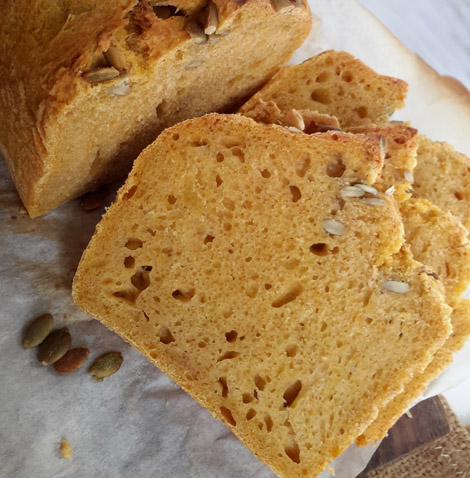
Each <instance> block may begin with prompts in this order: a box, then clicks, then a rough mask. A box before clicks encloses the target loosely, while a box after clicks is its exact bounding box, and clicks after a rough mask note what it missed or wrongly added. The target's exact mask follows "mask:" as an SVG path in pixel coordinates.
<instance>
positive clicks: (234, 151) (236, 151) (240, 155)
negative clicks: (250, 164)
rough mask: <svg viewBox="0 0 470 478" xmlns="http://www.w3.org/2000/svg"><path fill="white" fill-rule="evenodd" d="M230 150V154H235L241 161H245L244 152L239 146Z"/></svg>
mask: <svg viewBox="0 0 470 478" xmlns="http://www.w3.org/2000/svg"><path fill="white" fill-rule="evenodd" d="M231 151H232V154H233V155H234V156H236V157H237V158H238V159H239V160H240V162H241V163H244V162H245V153H244V152H243V151H242V150H241V149H240V148H238V147H235V148H232V149H231Z"/></svg>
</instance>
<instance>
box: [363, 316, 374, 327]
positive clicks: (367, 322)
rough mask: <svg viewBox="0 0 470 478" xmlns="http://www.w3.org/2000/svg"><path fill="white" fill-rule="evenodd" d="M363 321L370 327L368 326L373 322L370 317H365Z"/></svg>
mask: <svg viewBox="0 0 470 478" xmlns="http://www.w3.org/2000/svg"><path fill="white" fill-rule="evenodd" d="M365 321H366V324H368V325H370V324H372V322H373V321H374V320H373V319H371V318H370V317H366V318H365Z"/></svg>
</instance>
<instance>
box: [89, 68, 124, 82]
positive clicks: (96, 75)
mask: <svg viewBox="0 0 470 478" xmlns="http://www.w3.org/2000/svg"><path fill="white" fill-rule="evenodd" d="M118 76H119V70H116V68H114V67H112V66H110V67H104V68H99V69H98V70H93V71H87V72H86V73H83V78H84V79H85V80H86V81H88V82H90V83H101V82H102V81H108V80H112V79H114V78H117V77H118Z"/></svg>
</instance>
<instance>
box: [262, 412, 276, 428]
mask: <svg viewBox="0 0 470 478" xmlns="http://www.w3.org/2000/svg"><path fill="white" fill-rule="evenodd" d="M264 423H266V430H267V431H268V432H270V431H271V430H272V429H273V426H274V423H273V420H272V418H271V415H269V413H265V414H264Z"/></svg>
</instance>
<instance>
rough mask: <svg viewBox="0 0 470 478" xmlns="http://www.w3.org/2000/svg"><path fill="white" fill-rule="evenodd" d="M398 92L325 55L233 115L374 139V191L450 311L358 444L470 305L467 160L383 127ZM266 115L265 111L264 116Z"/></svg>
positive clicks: (463, 328) (418, 379)
mask: <svg viewBox="0 0 470 478" xmlns="http://www.w3.org/2000/svg"><path fill="white" fill-rule="evenodd" d="M405 93H406V84H405V83H404V82H402V81H401V80H398V79H394V78H390V77H385V76H381V75H378V74H377V73H375V72H374V71H373V70H371V69H370V68H368V67H367V66H366V65H364V64H363V63H362V62H361V61H360V60H358V59H355V58H354V57H352V56H351V55H349V54H348V53H345V52H337V51H327V52H324V53H323V54H320V55H318V56H317V57H315V58H312V59H310V60H309V61H307V62H305V63H303V64H302V65H295V66H290V67H286V68H283V69H282V71H280V72H279V74H278V75H276V76H275V77H274V78H273V79H272V80H271V81H270V82H269V83H268V84H267V85H266V86H265V87H264V88H263V89H262V90H260V91H259V92H258V93H257V94H256V95H255V96H253V97H252V98H251V99H250V100H249V101H248V102H247V103H246V104H245V105H244V106H243V107H242V108H241V110H240V113H242V114H244V115H247V116H250V117H252V118H254V119H255V120H257V121H261V122H264V123H266V122H273V123H276V122H277V123H278V124H283V125H285V126H288V127H290V128H292V127H295V128H297V129H301V130H302V131H304V132H305V133H307V134H308V133H315V132H316V131H325V130H327V129H329V128H330V127H331V126H330V125H331V124H333V123H332V121H331V119H328V121H322V118H321V117H320V116H319V115H318V114H317V113H320V114H321V115H322V116H325V115H330V116H332V117H333V118H334V119H335V120H337V123H338V125H336V124H334V126H341V127H343V128H344V129H345V131H348V132H352V133H356V134H366V135H377V134H379V135H381V136H382V137H383V138H384V139H385V140H386V144H387V146H388V147H387V153H386V155H385V164H384V167H383V170H382V173H381V178H380V180H379V184H378V185H377V188H378V189H379V190H383V191H385V192H386V194H390V195H393V196H394V197H395V199H396V201H397V205H398V207H399V210H400V213H401V216H402V220H403V224H404V230H405V238H406V242H407V243H408V244H409V246H410V249H411V252H412V253H413V256H414V258H415V259H417V260H419V261H421V262H422V263H423V264H425V265H426V266H428V267H429V268H430V269H431V270H432V271H433V274H435V277H436V278H437V279H439V280H440V281H441V282H442V284H443V286H444V289H445V295H446V301H447V303H448V304H449V305H450V306H451V307H452V308H453V312H452V316H451V319H452V325H453V333H452V335H451V336H450V337H449V338H448V340H447V341H446V342H445V344H444V345H443V346H442V347H441V348H440V349H439V351H438V352H437V353H436V356H435V358H434V359H433V361H432V362H431V363H430V364H429V366H428V367H427V368H426V369H425V370H424V371H423V372H422V373H420V374H416V375H415V376H414V377H413V379H412V380H411V381H410V382H409V383H408V384H407V385H406V386H405V387H404V390H403V392H402V393H400V394H397V396H396V397H394V398H393V399H392V400H391V401H390V402H389V403H388V404H387V405H386V406H385V407H384V408H383V409H382V410H381V411H380V413H379V416H378V418H377V419H376V420H375V421H374V422H373V423H372V424H371V425H370V426H369V427H368V428H367V429H366V430H365V431H364V432H363V433H362V434H361V435H360V436H359V437H358V439H357V440H356V442H357V443H358V444H360V445H364V444H369V443H371V442H374V441H376V440H379V439H381V438H383V437H384V436H385V434H386V432H387V430H388V429H389V428H390V427H391V426H392V425H393V424H394V423H395V421H396V420H397V419H398V418H399V417H400V416H401V414H402V413H404V411H406V409H407V408H409V407H410V406H411V405H412V404H413V403H414V401H415V400H416V399H417V398H418V397H419V396H420V395H421V394H422V393H423V391H424V390H425V388H426V386H427V384H429V382H431V381H432V380H433V379H434V378H436V377H437V376H438V375H439V373H440V372H442V371H443V370H444V368H445V367H446V366H448V365H449V364H450V363H451V362H452V357H453V353H455V352H456V351H458V350H459V349H460V348H462V347H463V345H464V343H465V341H466V339H467V338H468V337H469V335H470V302H469V300H468V299H464V298H462V297H461V295H462V293H463V292H464V291H465V290H466V288H467V287H468V284H469V281H470V243H469V239H468V227H469V221H470V208H469V206H470V193H469V192H468V191H469V190H470V188H469V185H470V160H469V158H467V157H466V156H464V155H463V154H460V153H458V152H456V151H455V150H454V148H452V146H450V145H449V144H446V143H438V142H433V141H431V140H430V139H428V138H426V137H425V136H419V135H417V131H416V130H415V129H413V128H411V127H409V126H408V125H406V124H397V123H396V122H388V118H389V117H390V115H391V114H392V113H393V112H394V110H395V109H397V108H399V107H401V106H402V105H403V100H404V97H405ZM266 111H269V112H271V116H270V117H269V118H268V119H267V117H266ZM273 112H274V113H273ZM294 118H295V119H297V122H296V121H294ZM304 118H305V119H304ZM312 118H313V120H312ZM299 120H300V123H299ZM299 125H300V127H299Z"/></svg>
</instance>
